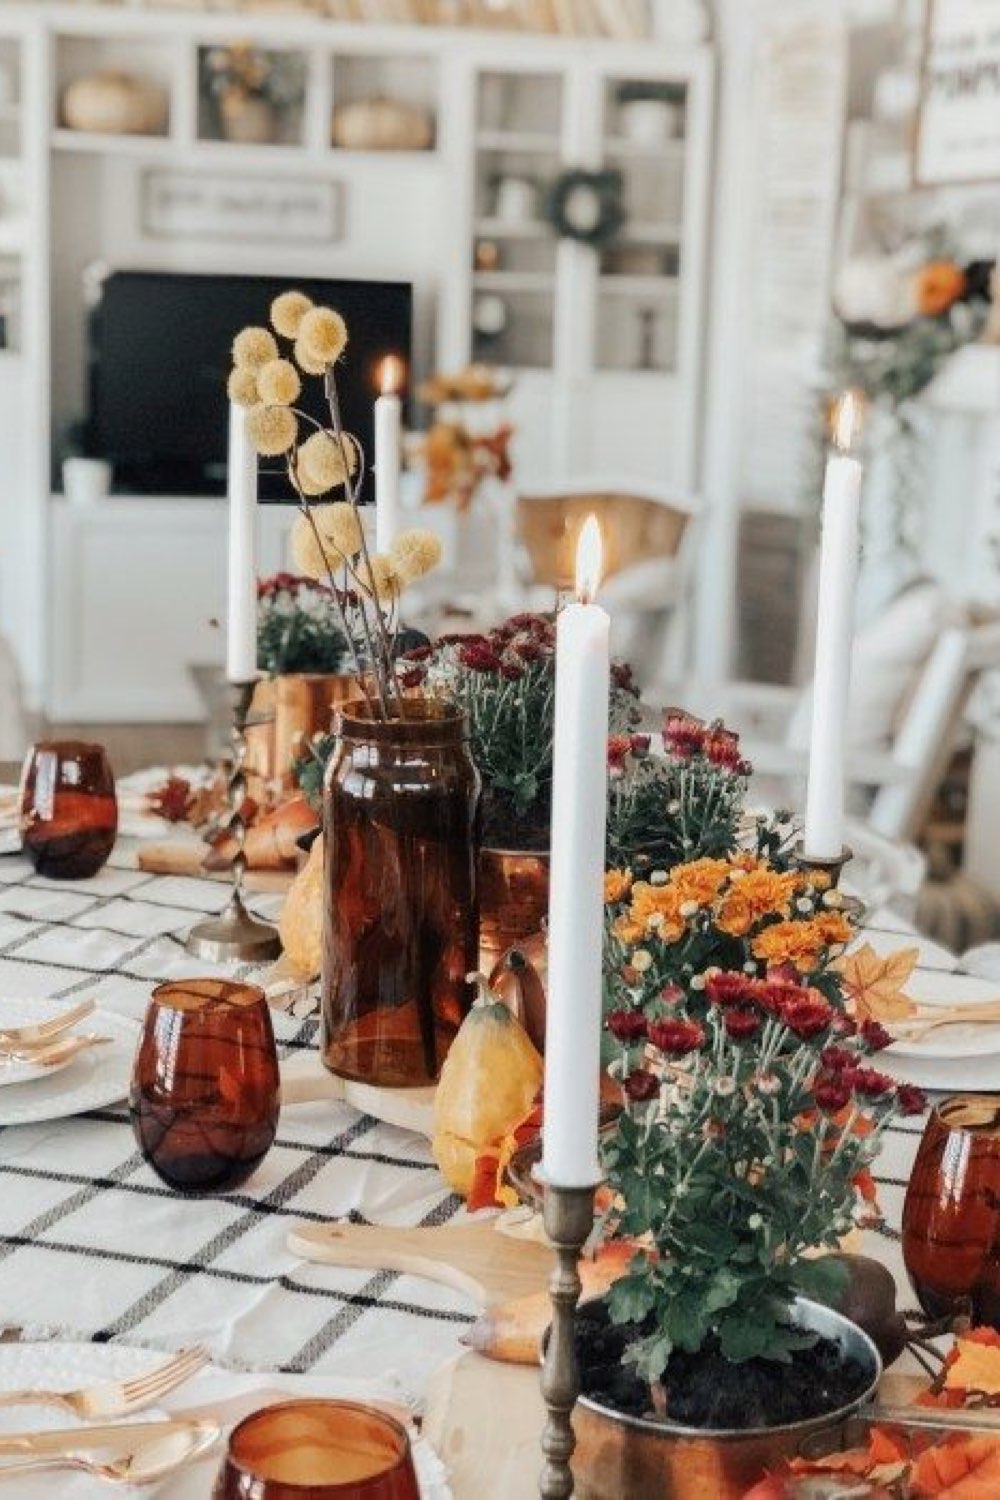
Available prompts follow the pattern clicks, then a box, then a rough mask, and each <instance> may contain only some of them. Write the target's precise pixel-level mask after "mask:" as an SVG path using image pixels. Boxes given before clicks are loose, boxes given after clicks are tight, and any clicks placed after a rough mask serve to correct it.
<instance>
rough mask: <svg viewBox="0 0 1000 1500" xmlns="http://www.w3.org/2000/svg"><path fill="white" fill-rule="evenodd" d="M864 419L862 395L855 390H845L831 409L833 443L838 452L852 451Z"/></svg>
mask: <svg viewBox="0 0 1000 1500" xmlns="http://www.w3.org/2000/svg"><path fill="white" fill-rule="evenodd" d="M864 420H865V402H864V397H863V396H861V395H859V394H858V392H857V391H845V392H844V394H843V395H842V396H841V397H840V399H839V400H838V401H837V403H836V405H835V406H834V409H833V445H834V447H835V448H837V449H838V450H839V452H841V453H850V452H852V451H853V449H854V445H855V443H856V442H857V439H858V438H859V437H860V435H861V429H862V427H863V425H864Z"/></svg>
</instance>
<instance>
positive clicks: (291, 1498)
mask: <svg viewBox="0 0 1000 1500" xmlns="http://www.w3.org/2000/svg"><path fill="white" fill-rule="evenodd" d="M212 1496H213V1500H420V1492H419V1490H418V1489H417V1479H416V1475H415V1473H414V1470H413V1459H412V1457H411V1454H410V1440H409V1438H408V1437H407V1435H406V1431H405V1429H404V1428H403V1427H401V1426H400V1424H399V1423H398V1422H396V1421H394V1420H393V1418H392V1417H390V1416H387V1415H384V1414H383V1413H382V1412H378V1411H374V1410H372V1409H371V1408H370V1407H367V1406H359V1405H355V1404H354V1403H353V1402H350V1401H283V1402H282V1403H281V1404H280V1405H278V1406H268V1407H265V1408H264V1410H263V1411H256V1412H254V1413H253V1414H252V1415H251V1416H249V1417H245V1418H244V1419H243V1421H242V1422H240V1423H239V1425H238V1426H237V1427H235V1428H234V1429H233V1431H232V1433H231V1435H230V1438H229V1448H228V1451H227V1453H226V1457H225V1459H224V1460H223V1464H222V1468H221V1469H220V1471H219V1477H218V1479H217V1480H216V1482H215V1489H214V1490H213V1492H212Z"/></svg>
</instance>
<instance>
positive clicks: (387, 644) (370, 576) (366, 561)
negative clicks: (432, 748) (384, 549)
mask: <svg viewBox="0 0 1000 1500" xmlns="http://www.w3.org/2000/svg"><path fill="white" fill-rule="evenodd" d="M323 387H324V390H325V392H326V400H327V405H328V406H329V408H330V418H331V426H332V429H333V435H334V438H335V439H336V441H337V442H338V443H339V445H340V452H341V457H342V458H343V461H344V470H345V472H346V474H347V479H346V481H345V485H344V488H345V490H346V491H347V496H348V499H349V500H350V502H351V504H352V505H353V506H354V507H355V509H356V510H357V509H358V499H359V495H360V487H359V485H360V481H359V479H358V478H356V477H355V476H354V475H352V474H351V465H350V455H349V454H348V451H347V443H346V440H345V434H344V424H343V421H342V420H341V416H340V395H339V392H338V390H337V377H336V375H335V373H334V367H333V365H328V366H327V369H326V374H325V375H324V377H323ZM358 519H359V521H360V519H361V518H360V515H359V517H358ZM360 531H361V554H360V555H361V569H362V570H363V574H364V576H365V577H366V578H367V582H368V585H369V590H368V591H369V592H370V594H371V596H372V598H373V599H374V600H375V610H374V615H375V630H376V634H377V636H378V644H379V655H378V656H376V654H375V650H374V643H373V641H372V635H371V630H370V628H369V624H368V611H367V610H366V609H365V607H364V604H363V603H362V604H361V605H360V606H359V614H360V615H361V618H362V620H363V621H364V628H365V633H366V639H367V643H368V649H369V651H370V652H371V660H372V665H373V667H375V676H376V678H377V679H381V678H382V674H383V672H384V680H385V685H386V688H387V690H388V691H387V693H385V694H383V691H382V682H381V680H380V681H379V698H380V699H382V698H384V697H388V696H390V695H393V696H395V699H396V708H397V711H398V713H399V715H400V716H402V704H403V689H402V686H401V684H400V681H399V676H398V673H397V671H396V657H395V649H394V647H395V639H396V632H394V631H390V630H389V627H388V625H387V622H386V620H385V617H384V616H383V614H382V610H381V609H380V608H379V603H378V589H377V586H376V581H375V575H374V573H373V571H372V560H371V554H370V552H369V550H368V539H367V537H366V536H365V529H364V526H361V527H360ZM379 661H380V662H381V667H382V671H379V670H378V667H377V666H376V662H379Z"/></svg>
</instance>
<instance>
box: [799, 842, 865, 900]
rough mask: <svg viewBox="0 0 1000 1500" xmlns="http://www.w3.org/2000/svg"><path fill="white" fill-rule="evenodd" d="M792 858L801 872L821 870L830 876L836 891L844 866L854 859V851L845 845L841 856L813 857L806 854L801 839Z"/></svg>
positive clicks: (831, 883)
mask: <svg viewBox="0 0 1000 1500" xmlns="http://www.w3.org/2000/svg"><path fill="white" fill-rule="evenodd" d="M792 858H793V859H794V861H795V863H796V864H797V865H798V867H799V869H800V870H819V871H820V872H821V873H822V874H824V875H829V877H830V885H831V886H832V887H833V889H834V890H836V889H837V888H838V887H839V885H840V877H841V876H842V875H843V873H844V866H845V865H847V864H849V863H850V862H851V860H852V859H853V858H854V850H853V849H851V848H850V847H849V846H848V845H847V844H845V845H844V847H843V849H841V851H840V853H839V854H836V855H831V856H828V857H820V856H819V855H816V856H813V855H811V854H807V853H806V851H805V845H804V844H803V843H802V840H801V839H800V840H799V842H798V843H797V844H796V845H795V847H794V849H793V850H792Z"/></svg>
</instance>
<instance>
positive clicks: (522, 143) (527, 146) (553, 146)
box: [476, 130, 560, 156]
mask: <svg viewBox="0 0 1000 1500" xmlns="http://www.w3.org/2000/svg"><path fill="white" fill-rule="evenodd" d="M476 145H477V146H478V148H479V150H480V151H515V152H518V151H524V152H533V151H538V152H543V153H545V154H546V155H549V156H558V155H559V150H560V140H559V137H558V136H557V135H546V134H544V133H543V132H540V131H535V130H481V131H480V132H479V134H478V135H477V136H476Z"/></svg>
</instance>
